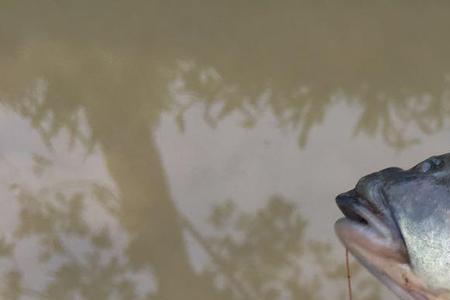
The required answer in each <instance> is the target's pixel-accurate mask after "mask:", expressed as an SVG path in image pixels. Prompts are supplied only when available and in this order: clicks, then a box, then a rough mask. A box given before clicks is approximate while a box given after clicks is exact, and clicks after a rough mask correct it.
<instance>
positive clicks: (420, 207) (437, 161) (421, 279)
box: [335, 153, 450, 300]
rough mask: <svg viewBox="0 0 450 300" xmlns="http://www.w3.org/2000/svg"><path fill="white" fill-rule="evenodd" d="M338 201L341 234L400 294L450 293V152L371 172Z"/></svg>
mask: <svg viewBox="0 0 450 300" xmlns="http://www.w3.org/2000/svg"><path fill="white" fill-rule="evenodd" d="M336 202H337V205H338V206H339V208H340V209H341V211H342V212H343V213H344V215H345V217H344V218H342V219H339V220H338V221H337V222H336V224H335V231H336V234H337V236H338V237H339V239H340V240H341V242H342V243H343V244H344V246H345V247H346V248H347V249H348V250H349V251H350V252H351V253H352V254H353V255H354V256H355V257H356V259H357V260H359V261H360V262H361V264H363V265H364V266H365V267H366V268H367V269H368V270H369V271H370V272H371V273H372V274H373V275H374V276H375V277H377V278H378V279H379V280H380V281H381V282H382V283H383V284H385V285H386V286H387V287H388V288H389V289H391V290H392V291H393V292H394V293H395V294H396V295H397V296H398V297H399V298H400V299H403V300H436V299H450V153H448V154H444V155H440V156H433V157H430V158H429V159H427V160H425V161H423V162H421V163H419V164H418V165H416V166H415V167H413V168H411V169H409V170H402V169H400V168H388V169H384V170H381V171H379V172H376V173H373V174H369V175H367V176H365V177H363V178H361V179H360V180H359V181H358V183H357V185H356V187H355V188H354V189H353V190H350V191H348V192H346V193H342V194H340V195H338V196H337V197H336Z"/></svg>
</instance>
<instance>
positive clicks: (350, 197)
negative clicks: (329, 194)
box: [336, 189, 364, 222]
mask: <svg viewBox="0 0 450 300" xmlns="http://www.w3.org/2000/svg"><path fill="white" fill-rule="evenodd" d="M359 203H360V199H359V197H358V193H357V192H356V191H355V190H354V189H353V190H350V191H347V192H345V193H342V194H339V195H337V196H336V204H337V206H338V207H339V209H340V210H341V211H342V213H343V214H344V216H346V217H347V218H349V219H351V220H355V221H358V222H364V219H363V218H362V217H361V216H360V215H359V214H358V213H356V211H355V207H356V206H358V205H359Z"/></svg>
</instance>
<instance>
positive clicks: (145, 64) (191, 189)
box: [0, 0, 450, 300]
mask: <svg viewBox="0 0 450 300" xmlns="http://www.w3.org/2000/svg"><path fill="white" fill-rule="evenodd" d="M448 6H450V4H446V3H443V2H442V3H441V2H433V3H428V4H427V5H424V4H422V3H421V2H420V1H397V2H396V3H392V1H381V0H380V1H372V2H371V3H364V4H361V3H357V2H355V1H340V2H339V3H331V2H329V1H286V2H284V3H280V2H277V3H275V2H273V1H246V2H241V1H223V2H211V1H189V2H188V1H128V2H126V3H125V2H123V3H118V2H117V3H111V2H110V1H101V0H99V1H95V2H92V1H77V2H76V3H69V2H54V1H40V2H39V4H38V3H25V2H22V1H2V2H1V4H0V45H1V46H0V70H1V73H0V214H1V218H0V277H1V280H0V283H1V285H0V293H1V295H2V297H3V299H152V300H153V299H161V300H162V299H164V300H167V299H170V300H172V299H173V300H175V299H183V300H184V299H185V300H191V299H192V300H194V299H195V300H196V299H222V300H241V299H242V300H244V299H245V300H247V299H250V300H262V299H267V300H272V299H283V300H290V299H314V300H315V299H345V297H346V294H345V293H346V282H345V278H346V277H345V273H344V268H343V266H344V264H343V263H344V249H343V248H342V246H341V245H340V244H339V242H338V241H337V239H336V237H335V236H334V232H333V223H334V221H335V220H336V219H337V218H338V217H339V216H340V215H341V214H340V212H339V211H338V210H337V208H336V205H335V203H334V197H335V195H336V194H338V193H340V192H342V191H345V190H348V189H350V188H352V187H353V185H354V184H355V183H356V181H357V179H358V178H360V177H361V176H363V175H365V174H367V173H369V172H373V171H375V170H378V169H381V168H384V167H387V166H392V165H397V166H400V167H409V166H411V165H413V164H415V163H416V162H418V161H420V160H422V159H423V158H425V157H428V156H430V155H433V154H439V153H444V152H448V151H449V149H450V139H449V136H448V132H449V131H448V130H449V129H450V127H449V124H448V123H449V122H448V121H447V119H448V118H449V116H450V97H449V95H450V94H449V93H450V89H449V88H450V86H449V79H450V77H449V74H450V73H449V71H450V60H449V58H450V57H449V56H450V40H449V39H448V38H447V36H446V35H447V28H449V27H448V26H449V25H450V21H449V20H450V18H448V13H447V12H448V11H449V8H450V7H448ZM352 270H353V277H354V278H353V279H354V299H366V300H377V299H394V298H393V297H392V296H390V294H389V293H388V292H386V291H385V290H384V288H383V287H381V286H380V284H379V283H378V282H376V281H374V280H373V279H372V278H371V277H370V276H369V275H368V274H367V273H366V271H365V270H363V269H362V268H361V267H359V266H358V264H357V263H355V262H353V264H352Z"/></svg>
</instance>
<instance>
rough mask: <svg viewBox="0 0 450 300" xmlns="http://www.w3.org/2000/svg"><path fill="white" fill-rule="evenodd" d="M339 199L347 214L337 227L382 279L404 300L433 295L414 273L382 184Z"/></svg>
mask: <svg viewBox="0 0 450 300" xmlns="http://www.w3.org/2000/svg"><path fill="white" fill-rule="evenodd" d="M336 203H337V205H338V207H339V208H340V210H341V211H342V213H343V214H344V216H345V217H344V218H341V219H339V220H338V221H337V222H336V223H335V231H336V234H337V236H338V237H339V239H340V240H341V242H342V243H343V244H344V246H345V247H346V248H347V249H348V250H349V251H350V252H351V253H352V254H353V256H354V257H355V258H356V259H357V260H358V261H359V262H360V263H361V264H362V265H364V266H365V267H366V268H367V269H368V270H369V271H370V272H371V273H372V274H373V275H374V276H375V277H376V278H378V280H380V281H381V282H382V283H383V284H384V285H386V286H387V287H388V288H389V289H390V290H391V291H393V292H394V293H395V294H396V295H397V296H398V297H400V299H403V300H427V299H432V297H431V295H430V294H428V292H426V289H425V287H424V285H423V283H422V282H421V280H420V279H419V278H418V277H417V276H416V275H415V274H414V273H413V271H412V269H411V266H410V264H409V256H408V252H407V248H406V245H405V242H404V240H403V238H402V235H401V232H400V230H399V228H398V226H397V223H396V222H395V219H394V218H393V217H392V213H391V210H390V208H389V207H388V206H387V205H386V201H384V194H383V193H382V190H381V189H380V188H378V187H374V188H372V189H371V190H370V193H365V195H364V194H362V193H358V191H357V190H356V189H353V190H351V191H348V192H346V193H343V194H340V195H338V196H337V197H336Z"/></svg>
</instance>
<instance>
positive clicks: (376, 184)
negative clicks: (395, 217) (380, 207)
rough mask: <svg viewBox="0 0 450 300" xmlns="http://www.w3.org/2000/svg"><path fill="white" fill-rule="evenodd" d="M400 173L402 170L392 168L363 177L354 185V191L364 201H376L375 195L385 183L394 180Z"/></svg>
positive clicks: (376, 196)
mask: <svg viewBox="0 0 450 300" xmlns="http://www.w3.org/2000/svg"><path fill="white" fill-rule="evenodd" d="M401 172H403V170H402V169H400V168H396V167H392V168H386V169H383V170H381V171H378V172H375V173H372V174H369V175H367V176H364V177H362V178H361V179H360V180H359V181H358V183H357V184H356V187H355V191H356V193H357V194H359V195H361V196H362V197H363V198H364V199H367V200H372V201H376V200H377V198H379V196H378V195H377V194H378V193H379V192H380V190H381V189H382V187H383V186H384V185H385V183H386V182H389V181H391V180H392V179H394V178H395V177H396V176H398V175H399V174H400V173H401Z"/></svg>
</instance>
